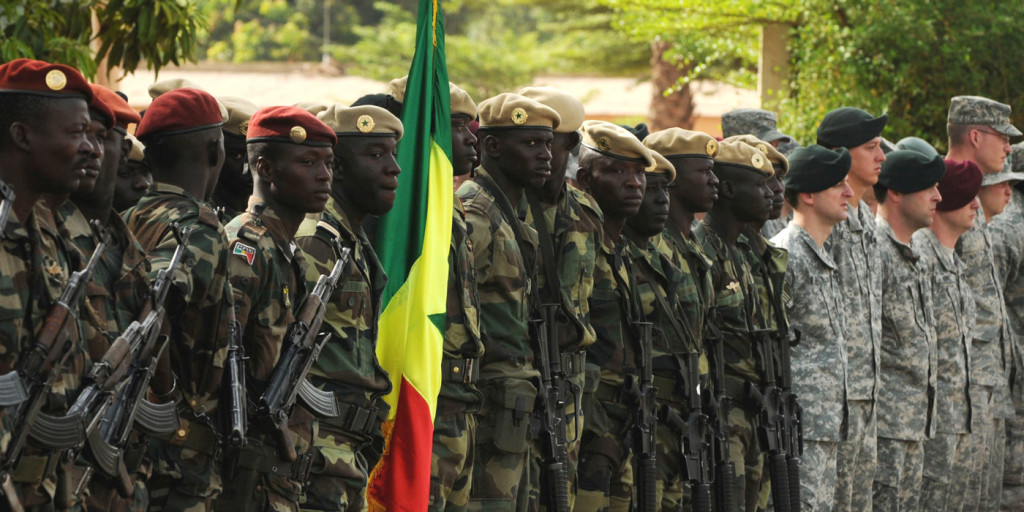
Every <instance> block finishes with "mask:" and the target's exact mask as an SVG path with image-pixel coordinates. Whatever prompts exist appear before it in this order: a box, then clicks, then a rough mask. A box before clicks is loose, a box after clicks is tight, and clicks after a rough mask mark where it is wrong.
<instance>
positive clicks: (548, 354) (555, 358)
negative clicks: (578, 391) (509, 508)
mask: <svg viewBox="0 0 1024 512" xmlns="http://www.w3.org/2000/svg"><path fill="white" fill-rule="evenodd" d="M560 307H561V305H559V304H543V305H541V306H540V318H535V319H534V320H532V321H531V324H532V326H533V328H534V329H533V330H534V337H535V339H536V341H537V352H536V355H537V367H538V369H539V370H540V385H541V389H540V390H539V391H538V393H537V399H538V402H539V407H538V408H537V409H536V413H535V414H537V415H538V417H539V419H540V426H541V428H540V435H541V438H540V441H541V443H540V444H541V457H542V460H541V471H542V473H543V475H544V476H543V477H542V478H541V479H542V480H543V481H544V482H545V486H546V491H547V493H546V495H547V497H548V501H547V507H548V510H551V511H553V512H569V469H568V468H569V452H568V441H567V434H566V419H565V394H564V390H565V373H564V372H563V371H562V364H561V354H560V353H559V350H558V338H557V334H556V333H557V327H556V322H557V319H556V316H557V314H558V308H560Z"/></svg>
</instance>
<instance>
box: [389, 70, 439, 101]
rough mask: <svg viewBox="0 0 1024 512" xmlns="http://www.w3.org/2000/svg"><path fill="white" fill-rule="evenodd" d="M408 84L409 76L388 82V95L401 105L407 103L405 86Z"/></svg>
mask: <svg viewBox="0 0 1024 512" xmlns="http://www.w3.org/2000/svg"><path fill="white" fill-rule="evenodd" d="M407 83H409V75H405V76H403V77H401V78H395V79H394V80H392V81H390V82H388V94H390V95H392V96H394V97H395V99H396V100H398V102H399V103H405V85H406V84H407ZM449 83H451V82H449Z"/></svg>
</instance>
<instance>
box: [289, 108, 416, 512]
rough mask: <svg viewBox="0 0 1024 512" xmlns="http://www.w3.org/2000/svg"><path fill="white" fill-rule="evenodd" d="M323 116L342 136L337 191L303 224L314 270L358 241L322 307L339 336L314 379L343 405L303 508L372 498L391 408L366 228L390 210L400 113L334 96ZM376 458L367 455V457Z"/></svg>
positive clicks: (378, 277) (327, 430)
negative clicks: (372, 474)
mask: <svg viewBox="0 0 1024 512" xmlns="http://www.w3.org/2000/svg"><path fill="white" fill-rule="evenodd" d="M317 118H318V119H320V120H321V121H323V122H324V123H326V124H327V126H329V127H331V129H332V130H334V133H335V134H337V135H338V143H337V144H336V145H335V146H334V179H333V181H332V182H331V198H330V200H329V201H328V202H327V207H326V208H325V209H324V213H323V214H322V215H321V216H320V218H319V219H318V220H317V219H309V218H307V219H306V220H305V221H304V222H303V223H302V226H300V227H299V232H298V235H297V237H296V238H297V242H298V245H299V247H301V248H302V249H303V250H304V251H306V254H307V257H308V260H309V262H310V263H311V265H310V269H309V277H310V278H314V277H317V276H319V275H321V274H323V273H325V272H328V273H329V272H330V271H331V269H333V268H334V264H335V263H336V262H337V260H338V258H339V256H340V255H339V253H338V249H337V245H339V244H340V246H342V247H347V248H349V249H350V251H351V252H350V253H349V256H348V263H346V264H345V269H344V271H343V272H342V276H341V281H340V282H339V283H344V284H340V285H339V287H338V288H337V289H336V290H335V291H334V294H333V295H332V296H331V299H330V302H329V303H328V304H327V311H326V313H325V314H324V325H323V328H322V331H324V332H325V333H328V334H329V335H330V336H331V339H330V340H328V341H327V344H326V345H324V349H323V352H321V353H320V356H319V358H317V360H316V362H315V363H314V364H313V367H312V368H311V369H310V372H309V374H310V381H312V383H313V384H314V385H315V386H317V387H318V388H321V389H323V390H325V391H330V392H331V393H333V394H334V396H335V398H336V400H337V402H338V404H339V408H340V409H341V411H342V413H341V415H340V416H338V417H337V418H320V420H319V427H318V430H317V432H316V437H315V440H314V445H315V446H316V450H317V452H318V456H317V461H316V463H315V464H314V466H313V473H312V474H311V475H310V477H309V480H308V483H307V487H306V498H305V502H304V503H303V505H302V507H303V510H340V511H349V512H352V511H360V510H365V508H366V479H367V476H368V474H369V471H370V470H371V469H372V468H373V466H374V465H375V464H376V460H375V459H376V458H377V457H379V455H376V452H374V451H373V450H379V448H373V447H371V446H370V445H371V443H375V444H376V445H378V446H379V445H381V444H382V443H383V433H382V432H381V423H382V421H383V420H384V419H385V418H386V417H387V405H386V404H385V403H384V401H383V399H382V397H383V396H384V395H385V394H387V393H388V392H389V391H390V390H391V380H390V379H389V378H388V375H387V373H386V372H385V371H384V369H383V368H381V367H380V363H379V362H378V361H377V354H376V346H377V320H378V318H379V317H380V308H381V305H380V296H381V292H382V291H383V289H384V285H385V284H386V283H387V276H386V275H385V274H384V269H383V268H382V267H381V265H380V261H379V260H378V259H377V254H376V253H375V252H374V250H373V247H371V246H370V243H369V241H368V240H367V238H366V233H365V231H364V228H363V223H364V221H365V220H366V219H367V217H369V216H371V215H383V214H385V213H387V212H388V211H389V210H391V207H392V206H393V205H394V201H395V190H396V189H397V187H398V174H399V173H400V172H401V170H400V169H399V168H398V163H397V162H396V161H395V157H394V153H395V148H396V146H397V144H398V140H399V139H400V138H401V137H402V131H403V130H402V122H401V121H399V120H398V118H396V117H395V116H393V115H392V114H391V113H389V112H388V111H386V110H384V109H382V108H379V107H373V106H362V107H351V108H348V107H345V106H343V105H333V106H331V107H328V108H327V109H326V110H324V111H322V112H320V113H319V114H318V115H317ZM368 456H369V458H370V459H371V460H369V461H368V460H367V457H368Z"/></svg>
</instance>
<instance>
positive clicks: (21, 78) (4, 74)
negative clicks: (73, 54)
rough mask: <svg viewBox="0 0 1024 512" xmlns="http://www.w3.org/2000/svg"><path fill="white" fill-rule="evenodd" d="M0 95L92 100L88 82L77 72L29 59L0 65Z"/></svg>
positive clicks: (70, 68)
mask: <svg viewBox="0 0 1024 512" xmlns="http://www.w3.org/2000/svg"><path fill="white" fill-rule="evenodd" d="M0 92H9V93H20V94H36V95H41V96H50V97H53V98H65V97H73V96H80V97H83V98H85V99H86V101H91V100H92V89H90V88H89V82H87V81H86V80H85V77H84V76H82V74H81V73H79V72H78V70H77V69H75V68H72V67H69V66H65V65H63V64H50V63H49V62H43V61H41V60H33V59H15V60H12V61H10V62H8V63H6V64H2V65H0Z"/></svg>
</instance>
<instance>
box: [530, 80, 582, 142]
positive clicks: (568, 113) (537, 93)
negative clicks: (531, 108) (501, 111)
mask: <svg viewBox="0 0 1024 512" xmlns="http://www.w3.org/2000/svg"><path fill="white" fill-rule="evenodd" d="M518 94H520V95H522V96H526V97H527V98H530V99H532V100H534V101H536V102H538V103H540V104H542V105H547V106H549V107H551V108H553V109H555V112H558V116H559V117H561V118H562V122H560V123H558V128H557V129H555V131H556V132H558V133H572V132H574V131H576V130H579V129H580V126H583V121H584V120H585V119H584V114H583V102H581V101H580V100H578V99H576V98H575V97H573V96H571V95H569V94H566V93H564V92H562V91H559V90H558V89H555V88H553V87H526V88H523V89H520V90H519V93H518Z"/></svg>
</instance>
